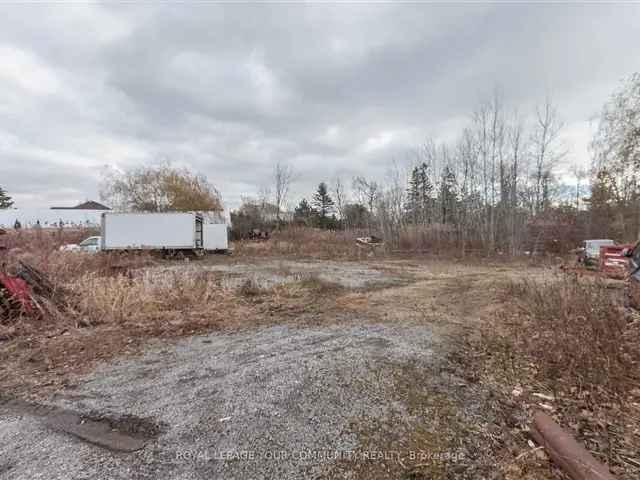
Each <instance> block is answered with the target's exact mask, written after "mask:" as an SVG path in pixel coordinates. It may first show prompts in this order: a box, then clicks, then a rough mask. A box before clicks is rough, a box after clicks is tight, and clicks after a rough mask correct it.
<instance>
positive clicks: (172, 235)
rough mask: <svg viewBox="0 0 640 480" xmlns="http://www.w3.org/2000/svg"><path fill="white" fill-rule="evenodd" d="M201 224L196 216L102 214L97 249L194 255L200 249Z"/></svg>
mask: <svg viewBox="0 0 640 480" xmlns="http://www.w3.org/2000/svg"><path fill="white" fill-rule="evenodd" d="M203 225H204V222H203V219H202V215H200V214H197V213H113V212H105V213H103V214H102V239H101V249H102V250H105V251H108V250H164V251H170V252H175V251H193V252H198V251H202V250H203V249H204V236H203Z"/></svg>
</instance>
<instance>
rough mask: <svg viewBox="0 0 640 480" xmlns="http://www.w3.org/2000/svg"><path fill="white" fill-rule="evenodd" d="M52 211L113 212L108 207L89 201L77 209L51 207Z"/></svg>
mask: <svg viewBox="0 0 640 480" xmlns="http://www.w3.org/2000/svg"><path fill="white" fill-rule="evenodd" d="M51 210H111V209H110V208H109V207H107V206H106V205H103V204H101V203H98V202H94V201H93V200H87V201H86V202H83V203H81V204H79V205H76V206H75V207H51Z"/></svg>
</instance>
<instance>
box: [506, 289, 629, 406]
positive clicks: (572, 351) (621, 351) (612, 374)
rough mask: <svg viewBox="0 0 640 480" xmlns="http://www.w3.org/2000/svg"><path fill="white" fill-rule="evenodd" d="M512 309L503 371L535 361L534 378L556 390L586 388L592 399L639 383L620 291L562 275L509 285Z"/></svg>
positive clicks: (507, 324)
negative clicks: (551, 278) (550, 278)
mask: <svg viewBox="0 0 640 480" xmlns="http://www.w3.org/2000/svg"><path fill="white" fill-rule="evenodd" d="M505 295H506V296H507V297H508V298H509V299H510V300H511V302H512V309H511V310H510V311H507V312H505V313H504V314H503V318H502V324H503V326H504V336H501V337H500V338H499V341H501V342H503V355H505V357H506V358H505V360H507V359H508V360H507V361H505V367H506V368H510V369H513V368H516V369H517V368H520V367H519V366H518V362H517V358H519V357H520V358H527V359H528V360H533V361H534V363H535V365H536V369H535V374H536V377H537V378H538V379H540V380H544V381H545V382H546V383H547V384H548V385H550V386H551V387H552V388H553V389H554V390H563V389H567V388H571V387H580V388H588V389H589V390H590V394H591V396H592V398H594V400H598V399H599V394H601V393H604V394H605V395H606V397H607V398H609V396H610V395H611V394H616V395H624V394H625V392H626V391H627V390H629V389H630V388H633V387H634V386H637V385H638V382H639V381H640V376H639V375H638V373H639V372H638V371H637V367H638V364H639V362H640V344H639V343H638V335H637V334H638V331H637V330H636V329H634V328H631V327H630V325H629V321H628V318H627V315H626V313H625V310H624V308H623V305H622V292H621V290H620V289H611V288H610V286H609V285H607V284H604V283H603V282H600V281H591V280H582V281H578V280H577V279H575V278H572V277H569V276H562V277H560V278H557V279H553V280H551V281H546V282H538V281H518V282H511V283H509V284H508V286H507V288H506V291H505Z"/></svg>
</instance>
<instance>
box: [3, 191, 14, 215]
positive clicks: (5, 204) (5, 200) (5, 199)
mask: <svg viewBox="0 0 640 480" xmlns="http://www.w3.org/2000/svg"><path fill="white" fill-rule="evenodd" d="M12 206H13V200H11V197H10V196H9V195H8V194H7V192H5V191H4V189H3V188H2V187H0V210H5V209H7V208H11V207H12Z"/></svg>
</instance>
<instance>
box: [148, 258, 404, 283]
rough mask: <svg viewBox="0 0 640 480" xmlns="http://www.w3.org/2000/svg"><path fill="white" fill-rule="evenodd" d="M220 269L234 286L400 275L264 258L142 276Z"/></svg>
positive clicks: (352, 265)
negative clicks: (255, 261)
mask: <svg viewBox="0 0 640 480" xmlns="http://www.w3.org/2000/svg"><path fill="white" fill-rule="evenodd" d="M206 271H210V272H220V273H222V274H225V276H224V278H223V279H222V283H223V286H225V287H228V288H235V287H238V286H240V285H242V284H243V283H244V282H246V281H247V280H252V281H253V282H254V283H255V284H256V285H258V286H260V287H262V288H270V287H273V286H275V285H278V284H283V283H293V282H299V281H300V279H301V278H304V277H308V276H314V277H317V278H319V279H320V280H323V281H325V282H330V283H336V284H338V285H340V286H342V287H345V288H369V287H376V286H384V285H392V284H396V283H400V282H401V281H402V278H401V277H399V276H395V275H392V274H390V273H389V272H384V271H381V270H377V269H375V268H373V267H371V266H368V265H363V264H362V263H356V262H333V261H328V260H327V261H322V262H317V261H315V262H299V261H292V260H275V261H264V262H259V263H231V264H225V263H221V264H213V265H211V264H199V263H198V262H190V263H185V264H181V265H172V266H170V267H166V266H164V267H157V268H148V269H145V270H144V275H145V276H146V277H149V278H154V279H159V280H161V279H162V278H167V275H166V273H167V272H176V273H188V272H197V273H201V272H206Z"/></svg>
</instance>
